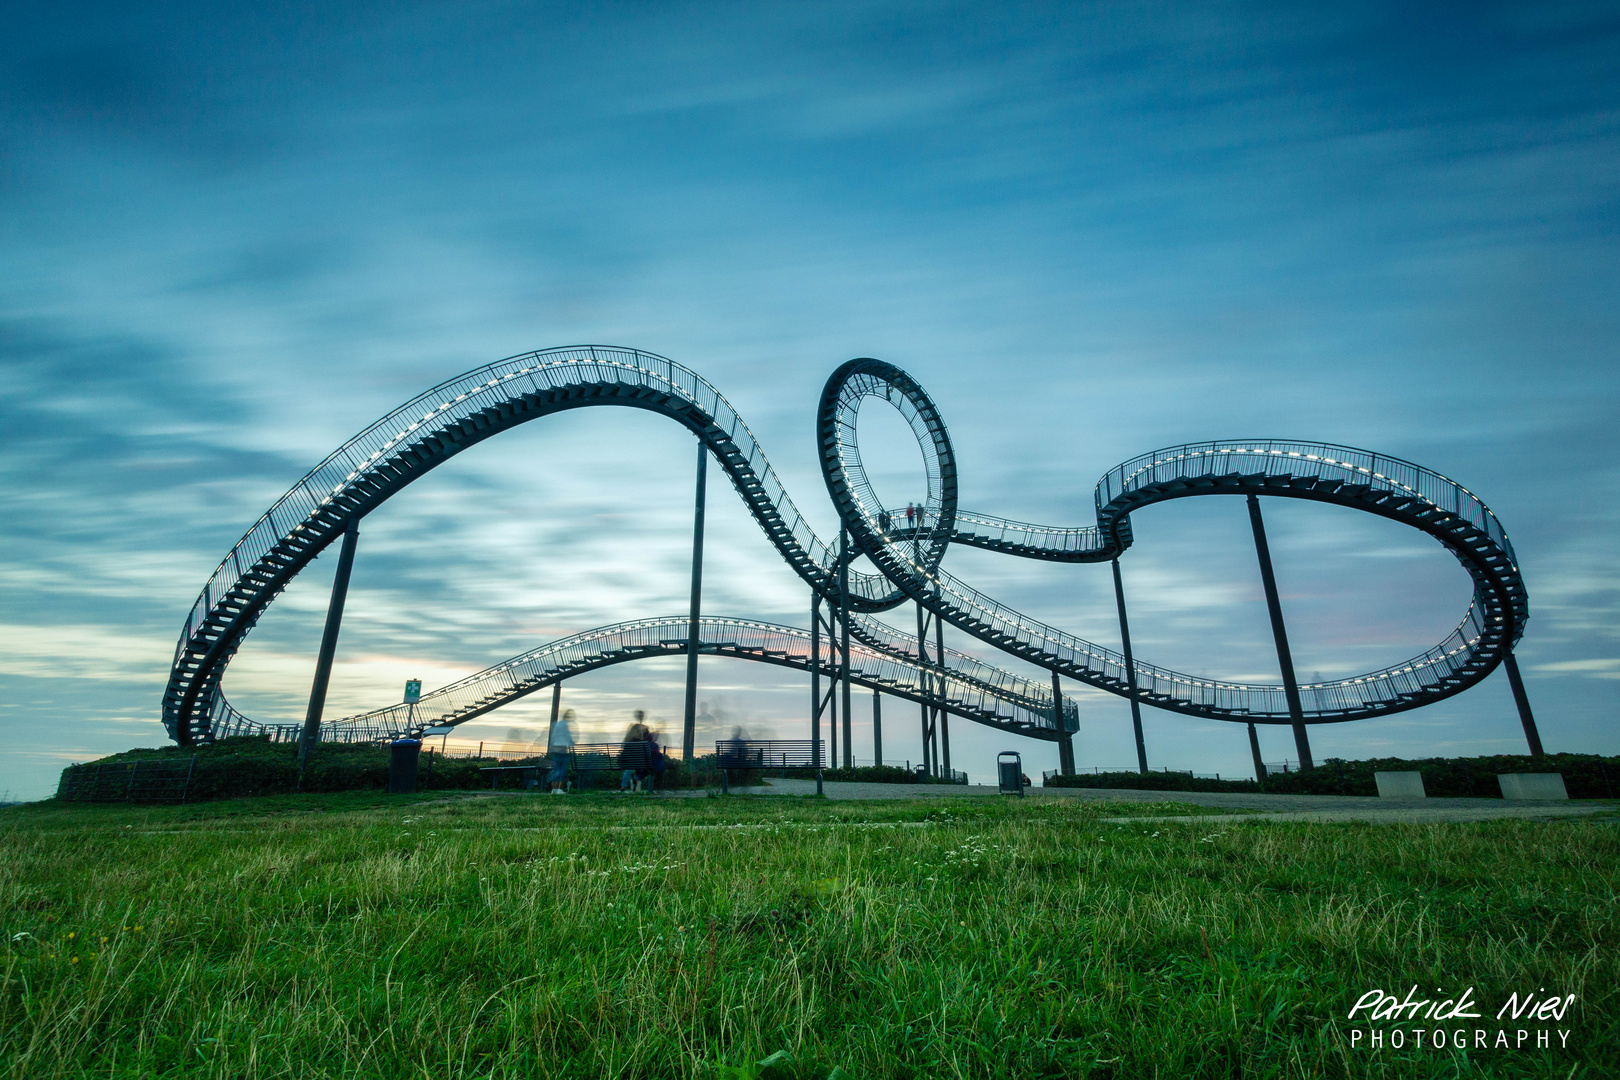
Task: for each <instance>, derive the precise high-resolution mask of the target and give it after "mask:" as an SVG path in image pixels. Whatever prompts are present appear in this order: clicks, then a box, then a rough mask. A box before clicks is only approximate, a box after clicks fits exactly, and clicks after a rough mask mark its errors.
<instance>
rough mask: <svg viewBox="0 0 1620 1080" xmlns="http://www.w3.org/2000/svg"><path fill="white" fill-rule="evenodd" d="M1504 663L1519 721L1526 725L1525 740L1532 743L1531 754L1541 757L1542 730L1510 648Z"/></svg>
mask: <svg viewBox="0 0 1620 1080" xmlns="http://www.w3.org/2000/svg"><path fill="white" fill-rule="evenodd" d="M1502 665H1503V666H1504V667H1506V668H1507V675H1508V685H1509V686H1511V687H1513V702H1514V704H1516V705H1518V707H1519V723H1521V724H1523V725H1524V741H1525V742H1527V743H1529V744H1530V756H1531V757H1541V756H1542V755H1543V754H1544V753H1545V751H1543V750H1542V749H1541V732H1539V731H1537V730H1536V718H1535V717H1534V716H1533V715H1531V713H1530V698H1529V697H1527V696H1526V695H1525V692H1524V680H1523V679H1521V678H1520V677H1519V662H1518V661H1517V660H1515V659H1514V658H1513V650H1511V649H1509V650H1508V652H1507V655H1506V657H1505V658H1504V659H1503V661H1502Z"/></svg>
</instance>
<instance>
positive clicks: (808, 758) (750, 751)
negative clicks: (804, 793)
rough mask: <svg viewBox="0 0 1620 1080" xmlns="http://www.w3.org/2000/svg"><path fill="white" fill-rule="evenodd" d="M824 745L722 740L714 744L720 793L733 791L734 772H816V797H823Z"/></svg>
mask: <svg viewBox="0 0 1620 1080" xmlns="http://www.w3.org/2000/svg"><path fill="white" fill-rule="evenodd" d="M820 750H821V746H820V744H819V740H818V741H817V742H815V743H812V741H811V740H810V739H721V740H719V741H718V742H716V743H715V744H714V759H715V764H716V765H718V766H719V767H720V790H721V792H730V790H731V770H732V769H780V770H782V775H783V776H786V775H787V770H789V769H814V770H816V794H817V795H820V794H821V754H820V752H819V751H820Z"/></svg>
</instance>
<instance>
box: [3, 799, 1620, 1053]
mask: <svg viewBox="0 0 1620 1080" xmlns="http://www.w3.org/2000/svg"><path fill="white" fill-rule="evenodd" d="M1187 809H1188V808H1186V807H1182V808H1175V807H1170V806H1166V805H1164V804H1160V805H1157V806H1146V805H1140V806H1134V807H1133V806H1121V805H1119V804H1110V805H1107V806H1102V807H1099V806H1098V805H1096V804H1089V803H1079V802H1078V801H1076V802H1070V801H1069V800H1059V799H1030V800H1023V801H1018V800H1006V801H1000V802H997V801H991V800H982V801H980V800H974V801H972V802H964V803H961V804H956V805H951V806H949V807H945V808H942V807H941V806H940V804H939V803H938V802H937V801H932V802H928V803H920V802H909V801H900V802H882V803H827V802H822V801H817V800H808V799H807V800H797V799H786V798H762V797H757V796H754V797H750V796H744V797H732V798H728V799H701V798H700V799H679V800H677V799H648V798H643V799H634V798H631V799H620V798H614V797H608V796H600V797H598V796H586V797H580V798H575V797H569V798H566V799H563V798H553V797H548V796H513V797H504V798H502V797H496V798H470V797H464V796H450V797H448V798H447V797H446V796H444V795H442V794H441V795H435V796H422V797H415V798H412V797H398V798H394V799H388V798H386V797H382V796H372V795H307V796H302V797H280V798H272V799H260V800H244V801H238V802H222V803H213V804H208V805H204V806H191V807H164V808H152V809H139V808H136V809H130V808H121V807H95V806H89V807H84V806H74V807H58V806H53V805H51V804H35V805H31V806H24V807H13V808H9V809H5V810H0V850H4V852H5V853H6V857H5V858H4V859H3V860H0V925H3V929H4V932H5V938H6V942H7V944H6V952H5V956H4V962H3V969H0V1063H3V1069H4V1070H5V1075H7V1076H12V1077H28V1078H30V1080H43V1078H48V1077H58V1076H106V1077H131V1078H133V1077H141V1078H150V1077H169V1076H217V1077H272V1076H275V1077H280V1076H299V1077H302V1076H330V1077H340V1076H341V1077H423V1078H427V1077H432V1078H459V1077H518V1076H550V1075H561V1076H582V1077H584V1076H590V1077H594V1076H683V1077H718V1078H737V1077H756V1076H758V1077H817V1078H819V1077H826V1076H828V1075H829V1074H833V1075H841V1076H847V1077H852V1078H853V1077H865V1076H872V1077H902V1076H939V1077H956V1076H986V1077H988V1076H996V1077H1001V1076H1092V1077H1122V1078H1124V1077H1130V1078H1135V1077H1167V1078H1168V1077H1204V1076H1209V1077H1224V1076H1240V1075H1241V1076H1262V1077H1263V1076H1316V1075H1323V1076H1356V1077H1361V1076H1389V1077H1414V1076H1436V1077H1439V1076H1445V1077H1453V1076H1504V1077H1507V1076H1511V1077H1518V1076H1527V1077H1528V1076H1536V1077H1541V1076H1557V1077H1567V1076H1577V1077H1579V1076H1590V1077H1598V1076H1606V1075H1613V1073H1612V1072H1610V1071H1608V1070H1609V1069H1610V1068H1611V1067H1612V1065H1613V1063H1614V1062H1615V1061H1616V1060H1620V1028H1617V1020H1620V992H1617V990H1616V975H1617V973H1620V972H1617V967H1620V964H1617V960H1616V950H1617V946H1620V906H1617V903H1616V899H1617V888H1616V885H1617V879H1620V837H1617V833H1616V831H1615V825H1614V823H1613V821H1612V820H1610V821H1608V822H1604V821H1575V820H1564V821H1558V822H1553V823H1532V822H1515V821H1507V822H1494V823H1483V824H1473V825H1423V826H1418V825H1413V826H1359V825H1308V824H1280V823H1278V824H1272V823H1239V822H1224V823H1223V820H1222V818H1221V817H1220V816H1218V815H1212V816H1206V817H1203V818H1202V819H1200V820H1199V821H1197V822H1196V823H1191V824H1155V823H1152V822H1147V821H1141V822H1130V823H1127V824H1123V825H1121V824H1112V823H1108V822H1105V821H1104V820H1103V818H1104V816H1118V815H1120V814H1133V815H1144V814H1148V813H1164V812H1166V811H1170V812H1178V810H1179V811H1186V810H1187ZM1414 984H1416V985H1417V986H1418V987H1419V990H1420V996H1423V997H1430V996H1432V991H1433V989H1434V988H1442V989H1444V990H1446V991H1448V993H1447V994H1446V995H1445V996H1448V997H1450V996H1453V995H1454V994H1456V993H1457V992H1460V991H1461V990H1462V989H1463V988H1464V987H1466V986H1470V985H1471V986H1473V987H1474V988H1475V997H1476V1000H1478V1001H1479V1002H1480V1004H1481V1005H1482V1006H1483V1007H1482V1008H1481V1009H1480V1011H1482V1012H1484V1013H1485V1014H1486V1015H1485V1018H1484V1019H1482V1020H1479V1021H1468V1024H1469V1025H1470V1026H1474V1025H1480V1026H1485V1027H1488V1028H1490V1029H1491V1030H1492V1032H1493V1033H1494V1031H1495V1029H1496V1028H1497V1027H1500V1026H1504V1024H1505V1026H1506V1027H1508V1028H1509V1029H1512V1028H1514V1027H1524V1026H1526V1024H1525V1023H1524V1022H1520V1023H1519V1024H1517V1025H1515V1024H1513V1023H1512V1022H1511V1021H1507V1022H1504V1024H1499V1023H1498V1022H1497V1021H1496V1020H1495V1019H1494V1013H1495V1011H1496V1009H1497V1007H1498V1006H1499V1004H1500V1003H1501V1001H1503V1000H1505V999H1506V997H1507V995H1508V994H1509V993H1511V992H1515V991H1517V992H1520V993H1526V992H1532V991H1535V990H1537V988H1540V987H1545V988H1546V991H1545V992H1546V994H1549V995H1550V994H1559V993H1563V994H1575V995H1577V1000H1576V1003H1575V1005H1574V1007H1573V1008H1572V1009H1571V1010H1570V1012H1569V1014H1568V1015H1567V1016H1566V1017H1565V1019H1564V1021H1563V1022H1561V1023H1558V1024H1556V1025H1552V1024H1545V1023H1544V1024H1541V1025H1529V1026H1530V1027H1531V1029H1532V1030H1535V1028H1536V1027H1537V1026H1540V1027H1549V1026H1555V1027H1557V1028H1561V1029H1564V1030H1566V1031H1568V1032H1569V1038H1568V1046H1567V1048H1563V1049H1558V1048H1557V1047H1558V1039H1557V1038H1556V1036H1555V1037H1554V1038H1553V1040H1552V1045H1553V1047H1554V1048H1553V1049H1550V1050H1536V1049H1533V1048H1523V1049H1514V1050H1505V1049H1487V1050H1478V1049H1470V1050H1467V1051H1463V1050H1454V1049H1449V1048H1448V1049H1443V1050H1435V1049H1433V1048H1432V1047H1429V1046H1427V1045H1426V1046H1425V1047H1424V1048H1423V1049H1421V1050H1419V1049H1416V1048H1415V1047H1413V1046H1412V1045H1410V1043H1408V1045H1407V1046H1406V1047H1405V1048H1403V1049H1400V1050H1395V1049H1390V1048H1389V1047H1388V1046H1385V1047H1384V1048H1382V1049H1379V1050H1369V1049H1367V1048H1366V1045H1365V1043H1363V1044H1362V1045H1361V1046H1357V1047H1352V1046H1351V1045H1350V1042H1349V1035H1348V1033H1349V1031H1350V1029H1351V1028H1353V1027H1358V1026H1359V1027H1362V1028H1366V1027H1368V1026H1369V1025H1368V1024H1367V1023H1366V1022H1365V1021H1364V1020H1358V1021H1356V1022H1355V1023H1354V1024H1352V1023H1350V1022H1348V1021H1347V1020H1346V1013H1347V1012H1348V1011H1349V1009H1350V1007H1351V1006H1352V1004H1354V1002H1355V1001H1356V1000H1357V999H1358V998H1359V997H1360V996H1361V995H1362V994H1364V993H1365V992H1367V991H1368V990H1371V989H1373V988H1375V987H1376V988H1382V989H1384V990H1393V991H1394V992H1396V993H1397V994H1404V993H1405V992H1406V989H1407V988H1408V987H1409V986H1412V985H1414ZM1371 1026H1380V1027H1383V1028H1385V1029H1389V1028H1392V1027H1393V1026H1406V1027H1412V1026H1433V1025H1432V1024H1431V1025H1410V1024H1408V1025H1392V1024H1389V1023H1385V1024H1382V1025H1371ZM1444 1026H1445V1027H1447V1028H1451V1027H1455V1026H1457V1025H1456V1023H1451V1024H1446V1025H1444ZM771 1055H775V1058H774V1059H773V1060H774V1063H773V1064H771V1065H768V1066H761V1065H760V1064H758V1063H760V1062H762V1061H766V1060H768V1059H771ZM1605 1061H1607V1062H1609V1063H1610V1064H1609V1065H1607V1066H1605V1065H1603V1064H1602V1063H1603V1062H1605ZM838 1070H841V1072H839V1071H838Z"/></svg>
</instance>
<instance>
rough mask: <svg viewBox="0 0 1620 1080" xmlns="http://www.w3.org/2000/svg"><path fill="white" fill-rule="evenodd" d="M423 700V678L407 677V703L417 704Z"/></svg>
mask: <svg viewBox="0 0 1620 1080" xmlns="http://www.w3.org/2000/svg"><path fill="white" fill-rule="evenodd" d="M421 700H422V680H421V679H406V680H405V704H407V705H415V704H416V703H417V702H418V701H421Z"/></svg>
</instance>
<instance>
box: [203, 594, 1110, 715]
mask: <svg viewBox="0 0 1620 1080" xmlns="http://www.w3.org/2000/svg"><path fill="white" fill-rule="evenodd" d="M689 618H690V616H689V615H672V616H667V617H662V618H654V619H631V620H628V621H625V622H620V623H614V624H613V625H611V626H602V627H598V628H596V629H594V630H588V631H585V632H584V633H581V634H573V635H570V636H569V637H565V638H559V639H557V640H556V641H551V642H548V643H546V644H545V645H542V646H540V647H539V648H537V649H533V650H530V651H529V652H525V653H520V654H519V655H517V656H514V657H511V658H510V659H507V660H503V661H502V662H500V663H499V664H494V665H492V666H490V667H488V668H485V669H484V670H483V671H479V672H475V673H474V674H471V675H467V676H464V677H462V678H460V679H457V680H455V681H453V682H450V683H447V684H445V685H444V686H442V687H439V688H438V689H436V690H433V691H431V692H429V693H427V694H424V695H422V697H421V699H420V700H419V701H416V702H414V703H411V704H396V705H388V706H384V707H382V708H380V709H373V710H371V711H370V712H366V713H360V714H357V715H354V716H348V717H344V718H342V719H339V720H333V721H330V722H328V723H327V724H326V725H324V730H323V736H322V737H323V738H325V739H327V740H336V741H351V742H353V741H362V742H369V741H375V740H378V739H390V738H398V737H401V736H404V735H420V734H421V733H422V732H423V731H425V730H426V729H428V728H432V727H439V726H442V725H448V724H461V723H465V722H466V721H467V720H470V719H472V718H474V717H476V716H482V715H484V714H485V713H488V712H492V711H494V710H495V709H498V708H500V707H502V706H504V705H507V704H509V703H511V702H513V701H516V700H517V699H519V698H522V697H526V696H528V695H529V694H532V693H534V692H535V691H537V690H543V689H545V688H546V687H548V686H551V685H552V684H553V683H556V682H560V681H562V680H563V679H566V678H571V677H573V676H575V675H578V674H580V673H581V672H583V671H590V670H595V669H597V668H601V667H607V666H611V665H612V664H616V663H623V662H626V661H629V660H635V659H642V658H645V657H647V656H653V655H680V654H684V653H685V651H686V648H687V638H686V634H687V629H688V625H689V622H688V620H689ZM698 639H699V641H700V642H701V643H702V645H701V649H702V651H703V652H704V653H705V654H707V655H725V656H735V657H739V658H743V659H749V660H756V661H763V662H766V663H772V664H776V665H778V666H782V667H790V668H795V669H797V670H801V671H808V670H809V669H810V639H811V635H810V631H808V630H804V629H801V628H799V627H795V626H781V625H778V624H775V623H768V622H761V621H758V620H754V619H737V618H724V617H716V616H705V617H704V618H703V619H702V620H701V621H700V623H699V638H698ZM958 655H959V654H958ZM965 659H967V660H968V661H969V662H970V664H969V670H966V671H963V670H959V669H958V668H956V667H955V666H954V665H952V664H947V667H946V671H945V677H944V682H943V685H941V683H940V673H939V671H938V669H937V668H934V667H932V666H928V665H923V664H921V663H919V662H918V660H917V659H916V658H915V657H907V656H900V655H894V654H892V653H889V652H886V651H882V650H879V649H873V648H868V647H863V646H855V645H852V646H851V648H850V666H851V681H852V682H854V683H858V684H860V685H862V686H867V687H870V688H876V689H879V690H881V691H883V692H884V693H888V694H891V695H893V696H896V697H901V698H906V699H908V700H912V701H919V702H926V703H928V704H930V705H937V706H939V707H941V708H944V709H946V710H947V711H948V712H950V713H952V714H953V715H957V716H961V717H964V718H966V719H969V720H973V721H976V722H978V723H982V724H988V725H990V726H995V727H1000V728H1002V729H1004V730H1008V731H1014V732H1016V733H1018V734H1022V735H1033V736H1034V737H1036V738H1047V737H1052V736H1053V735H1055V730H1053V729H1052V728H1051V717H1052V695H1051V691H1050V689H1049V688H1043V687H1042V686H1041V685H1040V684H1038V683H1036V682H1034V681H1032V680H1028V679H1023V678H1022V677H1021V676H1017V675H1014V674H1012V673H1011V672H1006V671H1001V670H1000V669H999V668H993V667H990V666H989V665H986V664H983V663H982V662H981V661H976V660H973V659H972V658H971V657H968V658H965ZM818 666H819V667H820V669H821V672H822V674H823V675H827V676H830V675H832V674H834V673H835V671H836V670H837V668H836V665H835V664H834V663H833V661H832V660H831V658H830V657H828V656H825V655H824V656H823V657H822V659H821V663H820V664H819V665H818ZM986 669H988V670H989V671H991V672H994V673H996V674H997V675H998V676H999V677H1000V678H1001V679H1002V680H1003V682H1004V685H1001V686H995V685H991V684H990V683H988V682H987V681H985V680H983V679H982V678H980V677H979V676H978V672H980V671H983V670H986ZM220 706H221V710H222V711H221V713H220V715H223V716H225V717H227V718H228V721H227V722H228V723H229V724H230V727H229V733H230V734H250V733H254V732H255V730H256V728H258V727H260V726H261V725H255V724H254V723H253V721H249V720H247V718H246V717H243V716H242V714H241V713H239V712H237V710H235V709H234V708H233V707H231V706H230V704H229V702H225V701H221V702H220ZM1064 715H1065V720H1066V727H1068V728H1069V730H1073V729H1074V727H1075V726H1076V725H1077V724H1078V720H1079V712H1078V707H1077V705H1076V704H1075V703H1074V702H1073V701H1072V700H1071V701H1065V702H1064Z"/></svg>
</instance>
